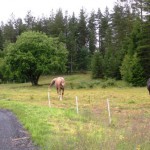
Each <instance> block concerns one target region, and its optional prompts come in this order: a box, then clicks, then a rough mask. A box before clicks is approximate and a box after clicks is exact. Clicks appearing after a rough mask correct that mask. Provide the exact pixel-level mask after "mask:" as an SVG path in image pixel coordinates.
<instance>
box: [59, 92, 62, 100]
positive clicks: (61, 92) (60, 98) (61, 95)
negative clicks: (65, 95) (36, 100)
mask: <svg viewBox="0 0 150 150" xmlns="http://www.w3.org/2000/svg"><path fill="white" fill-rule="evenodd" d="M59 100H61V101H62V89H60V98H59Z"/></svg>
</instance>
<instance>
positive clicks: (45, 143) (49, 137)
mask: <svg viewBox="0 0 150 150" xmlns="http://www.w3.org/2000/svg"><path fill="white" fill-rule="evenodd" d="M53 77H54V76H43V77H41V78H40V80H39V86H35V87H33V86H31V83H20V84H19V83H7V84H0V108H3V109H8V110H11V111H12V112H14V113H15V114H16V116H17V118H18V119H19V121H20V122H21V123H22V124H23V126H24V127H25V129H27V130H28V132H29V133H30V135H31V138H32V140H33V141H34V143H35V144H37V145H38V146H39V147H40V148H41V149H42V150H126V149H130V150H149V149H150V96H149V94H148V91H147V89H146V87H132V86H130V85H128V84H126V83H124V82H123V81H115V80H113V79H105V80H93V79H91V77H90V75H89V74H76V75H65V76H64V77H65V80H66V87H65V94H64V99H63V100H62V101H59V100H58V96H57V93H56V89H55V87H53V88H52V89H51V91H50V99H51V108H50V107H49V106H48V96H47V93H48V83H50V81H51V79H52V78H53ZM76 96H77V97H78V102H79V113H78V114H77V112H76V104H75V97H76ZM107 99H109V102H110V112H111V120H112V121H111V124H110V123H109V118H108V111H107V101H106V100H107Z"/></svg>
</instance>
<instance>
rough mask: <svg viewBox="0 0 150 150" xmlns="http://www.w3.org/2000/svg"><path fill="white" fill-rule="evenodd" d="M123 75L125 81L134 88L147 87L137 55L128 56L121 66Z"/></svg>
mask: <svg viewBox="0 0 150 150" xmlns="http://www.w3.org/2000/svg"><path fill="white" fill-rule="evenodd" d="M121 75H122V78H123V80H125V81H127V82H129V83H132V85H134V86H143V85H145V81H146V80H145V78H144V76H143V75H144V71H143V68H142V66H141V64H140V62H139V59H138V58H137V55H136V54H135V55H134V56H133V57H131V56H129V55H126V57H125V58H124V61H123V63H122V66H121Z"/></svg>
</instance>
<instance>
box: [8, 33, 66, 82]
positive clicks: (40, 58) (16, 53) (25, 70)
mask: <svg viewBox="0 0 150 150" xmlns="http://www.w3.org/2000/svg"><path fill="white" fill-rule="evenodd" d="M7 49H8V54H7V56H6V62H7V64H8V65H9V66H10V69H11V71H12V72H15V75H17V76H20V77H25V78H26V79H27V80H29V81H31V83H32V85H38V80H39V77H40V75H42V74H43V73H53V72H64V71H65V69H66V68H65V64H66V61H67V50H66V48H65V46H64V44H63V43H60V42H59V41H58V40H57V39H56V38H55V39H54V38H49V37H48V36H47V35H46V34H43V33H40V32H34V31H28V32H24V33H22V34H21V35H20V36H19V37H18V39H17V41H16V43H14V44H10V45H9V46H8V48H7Z"/></svg>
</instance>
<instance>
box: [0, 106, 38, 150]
mask: <svg viewBox="0 0 150 150" xmlns="http://www.w3.org/2000/svg"><path fill="white" fill-rule="evenodd" d="M0 150H38V147H36V146H35V145H34V144H33V142H32V141H31V139H30V136H29V134H28V133H27V131H26V130H25V129H23V126H22V125H21V124H20V123H19V121H18V120H17V118H16V117H15V115H14V114H13V113H12V112H10V111H8V110H3V109H2V110H0Z"/></svg>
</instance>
